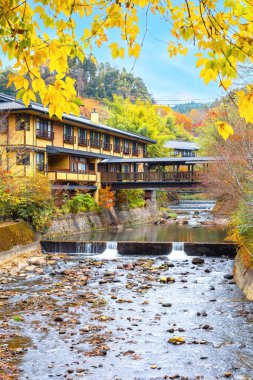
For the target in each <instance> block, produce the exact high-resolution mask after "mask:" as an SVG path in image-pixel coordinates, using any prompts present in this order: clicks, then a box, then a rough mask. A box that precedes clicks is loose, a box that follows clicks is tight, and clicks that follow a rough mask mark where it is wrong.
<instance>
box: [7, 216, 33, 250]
mask: <svg viewBox="0 0 253 380" xmlns="http://www.w3.org/2000/svg"><path fill="white" fill-rule="evenodd" d="M35 240H36V236H35V234H34V232H33V230H32V228H31V227H30V226H29V225H28V224H27V223H26V222H23V221H21V222H9V223H2V224H0V252H5V251H8V250H10V249H13V248H14V247H17V246H23V245H27V244H32V243H34V242H35Z"/></svg>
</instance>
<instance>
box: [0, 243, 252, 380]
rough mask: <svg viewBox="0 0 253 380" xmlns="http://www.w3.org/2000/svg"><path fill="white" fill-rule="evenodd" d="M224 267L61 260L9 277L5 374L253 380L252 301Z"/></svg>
mask: <svg viewBox="0 0 253 380" xmlns="http://www.w3.org/2000/svg"><path fill="white" fill-rule="evenodd" d="M107 249H108V250H116V243H113V242H111V243H110V244H108V247H107ZM174 250H175V252H182V245H181V247H180V246H179V245H178V244H175V245H174ZM232 266H233V261H232V260H229V259H225V258H205V262H204V264H202V265H193V264H192V259H191V258H189V257H186V258H185V259H183V260H182V259H174V260H173V261H171V260H170V257H166V256H164V257H157V258H153V257H152V258H150V257H145V256H144V257H143V256H142V257H120V258H116V259H113V260H102V259H101V258H88V257H83V258H82V259H81V260H77V259H76V258H72V257H70V256H67V257H62V258H61V259H60V260H57V262H56V264H55V265H51V264H49V265H48V266H47V267H45V269H44V272H43V274H41V275H38V274H37V275H36V274H34V275H31V274H29V275H28V276H25V277H24V278H22V277H20V278H19V277H16V278H15V277H13V279H12V282H10V283H7V284H2V285H0V286H1V290H2V293H3V294H4V295H6V296H7V299H5V300H2V303H3V305H1V306H0V326H1V334H0V335H1V349H2V348H3V349H4V347H5V346H6V345H7V346H8V347H9V351H10V352H11V357H10V358H9V362H8V363H9V364H10V363H14V364H16V365H17V366H18V375H17V377H11V378H14V379H19V380H49V379H52V380H57V379H60V380H64V379H68V380H76V379H79V378H81V379H87V380H96V379H103V380H113V379H114V380H116V379H122V380H151V379H157V380H162V379H169V378H177V379H179V380H182V379H188V380H196V379H201V380H203V379H204V380H213V379H217V380H221V379H223V378H225V377H229V378H231V379H233V380H250V379H251V380H252V378H253V352H252V335H253V323H252V322H253V316H252V311H253V309H252V308H253V305H252V303H250V302H247V300H246V299H245V297H244V296H243V295H242V293H241V292H240V290H239V289H238V288H237V287H236V285H235V283H234V281H233V280H228V279H226V278H225V277H224V276H225V275H226V274H228V273H231V272H232ZM84 277H85V278H88V281H85V280H84ZM161 277H163V278H164V277H168V278H170V282H169V283H167V284H166V283H161V281H160V278H161ZM9 279H10V276H9V278H8V280H9ZM172 280H173V281H172ZM15 316H16V317H15ZM17 316H18V318H19V319H18V320H17ZM8 337H9V338H8ZM175 337H177V338H180V339H181V340H182V344H179V345H173V344H171V343H170V342H169V340H170V339H171V338H175ZM1 360H4V356H2V357H1ZM0 365H1V364H0ZM0 378H1V375H0Z"/></svg>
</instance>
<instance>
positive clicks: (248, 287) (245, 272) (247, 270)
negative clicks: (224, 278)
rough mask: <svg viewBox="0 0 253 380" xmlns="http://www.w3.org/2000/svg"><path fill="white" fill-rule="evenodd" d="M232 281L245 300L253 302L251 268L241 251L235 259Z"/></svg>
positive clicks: (252, 269)
mask: <svg viewBox="0 0 253 380" xmlns="http://www.w3.org/2000/svg"><path fill="white" fill-rule="evenodd" d="M248 254H249V255H250V253H248ZM234 279H235V281H236V284H237V286H238V287H239V288H240V289H241V290H242V292H243V293H244V295H245V296H246V297H247V299H248V300H250V301H253V268H252V266H251V265H249V263H247V262H246V260H245V256H244V255H243V254H242V251H241V252H240V251H239V252H238V254H237V256H236V258H235V262H234Z"/></svg>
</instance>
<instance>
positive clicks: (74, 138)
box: [63, 133, 76, 144]
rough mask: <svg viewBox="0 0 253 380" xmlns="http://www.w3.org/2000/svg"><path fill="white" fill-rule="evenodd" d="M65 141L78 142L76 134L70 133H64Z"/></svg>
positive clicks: (69, 142)
mask: <svg viewBox="0 0 253 380" xmlns="http://www.w3.org/2000/svg"><path fill="white" fill-rule="evenodd" d="M63 141H64V142H65V143H68V144H75V143H76V136H73V135H70V134H66V133H65V134H64V137H63Z"/></svg>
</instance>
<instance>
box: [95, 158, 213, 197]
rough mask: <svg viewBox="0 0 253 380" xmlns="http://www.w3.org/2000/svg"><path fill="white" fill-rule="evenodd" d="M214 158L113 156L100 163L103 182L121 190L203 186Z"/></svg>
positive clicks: (103, 184) (104, 184)
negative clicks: (128, 157)
mask: <svg viewBox="0 0 253 380" xmlns="http://www.w3.org/2000/svg"><path fill="white" fill-rule="evenodd" d="M217 160H218V159H217V158H214V157H177V158H176V157H166V158H132V159H131V158H130V159H123V158H109V159H104V160H102V161H101V162H100V171H101V184H102V186H111V188H112V189H113V190H117V189H140V188H141V189H147V188H150V187H152V188H166V189H169V188H173V189H175V188H179V189H180V188H189V187H201V183H202V182H203V179H204V176H205V174H206V173H207V170H208V165H209V164H210V163H212V162H214V161H217Z"/></svg>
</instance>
